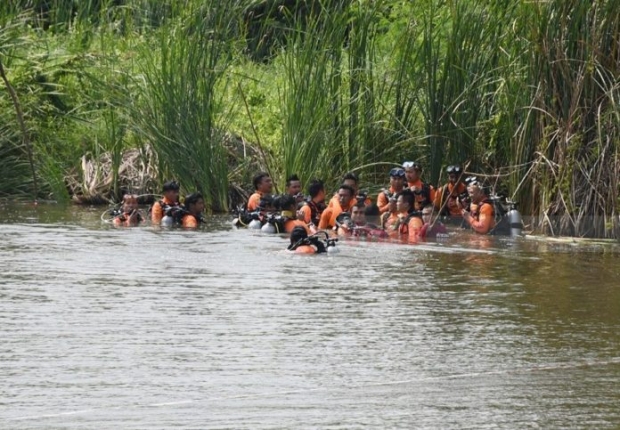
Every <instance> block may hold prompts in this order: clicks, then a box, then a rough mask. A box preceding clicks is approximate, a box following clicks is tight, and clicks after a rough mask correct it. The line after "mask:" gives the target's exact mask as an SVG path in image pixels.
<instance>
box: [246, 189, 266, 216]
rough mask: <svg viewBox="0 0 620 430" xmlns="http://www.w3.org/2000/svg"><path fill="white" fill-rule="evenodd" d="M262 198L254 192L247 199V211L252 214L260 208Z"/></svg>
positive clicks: (258, 192)
mask: <svg viewBox="0 0 620 430" xmlns="http://www.w3.org/2000/svg"><path fill="white" fill-rule="evenodd" d="M262 198H263V193H261V192H260V191H256V192H255V193H254V194H252V195H251V196H250V198H249V199H248V211H250V212H253V211H255V210H256V209H258V207H259V206H260V199H262Z"/></svg>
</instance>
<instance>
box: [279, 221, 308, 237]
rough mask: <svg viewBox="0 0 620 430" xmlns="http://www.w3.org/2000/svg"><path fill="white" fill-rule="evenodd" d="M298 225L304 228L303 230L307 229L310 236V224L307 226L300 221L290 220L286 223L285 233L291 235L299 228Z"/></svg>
mask: <svg viewBox="0 0 620 430" xmlns="http://www.w3.org/2000/svg"><path fill="white" fill-rule="evenodd" d="M298 225H300V226H302V227H303V228H305V229H306V232H307V233H308V234H310V229H309V228H308V224H306V223H305V222H303V221H302V220H300V219H289V220H288V221H286V222H285V223H284V231H285V232H287V233H290V232H292V231H293V229H294V228H295V227H297V226H298Z"/></svg>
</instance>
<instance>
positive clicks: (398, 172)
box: [377, 167, 405, 213]
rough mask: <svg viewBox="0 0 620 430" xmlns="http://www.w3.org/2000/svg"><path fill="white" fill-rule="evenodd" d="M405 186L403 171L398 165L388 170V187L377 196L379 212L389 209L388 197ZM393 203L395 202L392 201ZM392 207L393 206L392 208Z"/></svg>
mask: <svg viewBox="0 0 620 430" xmlns="http://www.w3.org/2000/svg"><path fill="white" fill-rule="evenodd" d="M404 188H405V171H404V170H403V169H401V168H399V167H395V168H393V169H392V170H390V188H389V189H387V190H383V191H381V192H380V193H379V195H378V196H377V206H378V207H379V212H381V213H385V212H388V211H389V210H390V199H394V197H395V196H396V194H398V193H400V192H401V191H402V190H403V189H404ZM393 205H395V202H394V203H393ZM393 209H394V208H393Z"/></svg>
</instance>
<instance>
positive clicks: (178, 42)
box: [134, 0, 240, 210]
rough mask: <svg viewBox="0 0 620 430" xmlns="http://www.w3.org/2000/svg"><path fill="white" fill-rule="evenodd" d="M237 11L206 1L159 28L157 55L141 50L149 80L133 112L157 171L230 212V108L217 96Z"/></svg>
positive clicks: (230, 4) (147, 48)
mask: <svg viewBox="0 0 620 430" xmlns="http://www.w3.org/2000/svg"><path fill="white" fill-rule="evenodd" d="M239 10H240V9H239V4H238V2H234V1H231V2H219V1H216V0H213V1H208V2H205V3H204V4H202V5H195V7H190V8H188V9H187V11H186V13H185V15H184V16H183V19H181V20H180V21H179V22H173V23H170V24H169V26H168V27H165V28H164V27H162V28H161V29H160V31H159V32H158V35H157V38H156V39H155V42H156V45H155V46H156V49H155V50H152V47H151V46H145V47H144V50H143V51H142V55H143V56H144V58H145V59H146V60H145V61H144V63H143V70H142V73H143V75H142V77H143V79H144V82H143V85H141V86H140V87H139V89H140V93H139V97H140V98H139V99H138V100H136V104H135V107H134V108H135V110H134V112H135V114H134V118H135V119H136V120H137V124H136V129H137V131H138V132H139V133H140V134H141V135H142V136H144V137H145V138H147V139H148V141H149V142H150V143H151V144H152V145H153V147H154V148H155V151H156V152H157V154H158V156H159V162H160V173H161V174H162V175H163V176H166V177H175V178H176V179H177V180H179V181H180V182H181V184H182V186H183V188H184V190H185V191H193V190H198V191H200V192H202V193H203V195H204V196H205V201H206V203H207V204H208V205H209V207H210V208H212V209H214V210H224V209H225V208H227V207H228V206H227V199H228V166H227V158H226V155H227V154H226V152H225V150H224V148H223V145H222V141H223V135H224V132H225V130H224V129H223V128H222V127H220V126H219V125H220V122H219V121H220V120H222V119H223V118H224V116H225V115H224V114H225V111H226V106H224V105H223V102H222V100H221V98H220V95H219V94H217V93H216V91H215V90H216V87H217V85H218V83H219V82H220V80H222V79H224V78H225V77H226V75H225V73H226V70H227V66H228V64H229V62H230V59H231V51H232V49H233V44H232V43H231V41H232V40H234V37H233V35H234V34H235V32H236V31H237V26H238V22H237V21H236V17H237V16H238V13H239ZM162 179H163V177H162Z"/></svg>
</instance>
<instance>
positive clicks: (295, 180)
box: [284, 174, 304, 204]
mask: <svg viewBox="0 0 620 430" xmlns="http://www.w3.org/2000/svg"><path fill="white" fill-rule="evenodd" d="M284 192H285V193H286V194H289V195H291V196H293V197H294V198H295V201H296V202H297V203H298V204H299V203H302V202H303V201H304V195H303V193H302V192H301V181H300V180H299V177H298V176H297V175H294V174H293V175H291V176H289V177H288V178H287V179H286V186H285V187H284Z"/></svg>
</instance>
